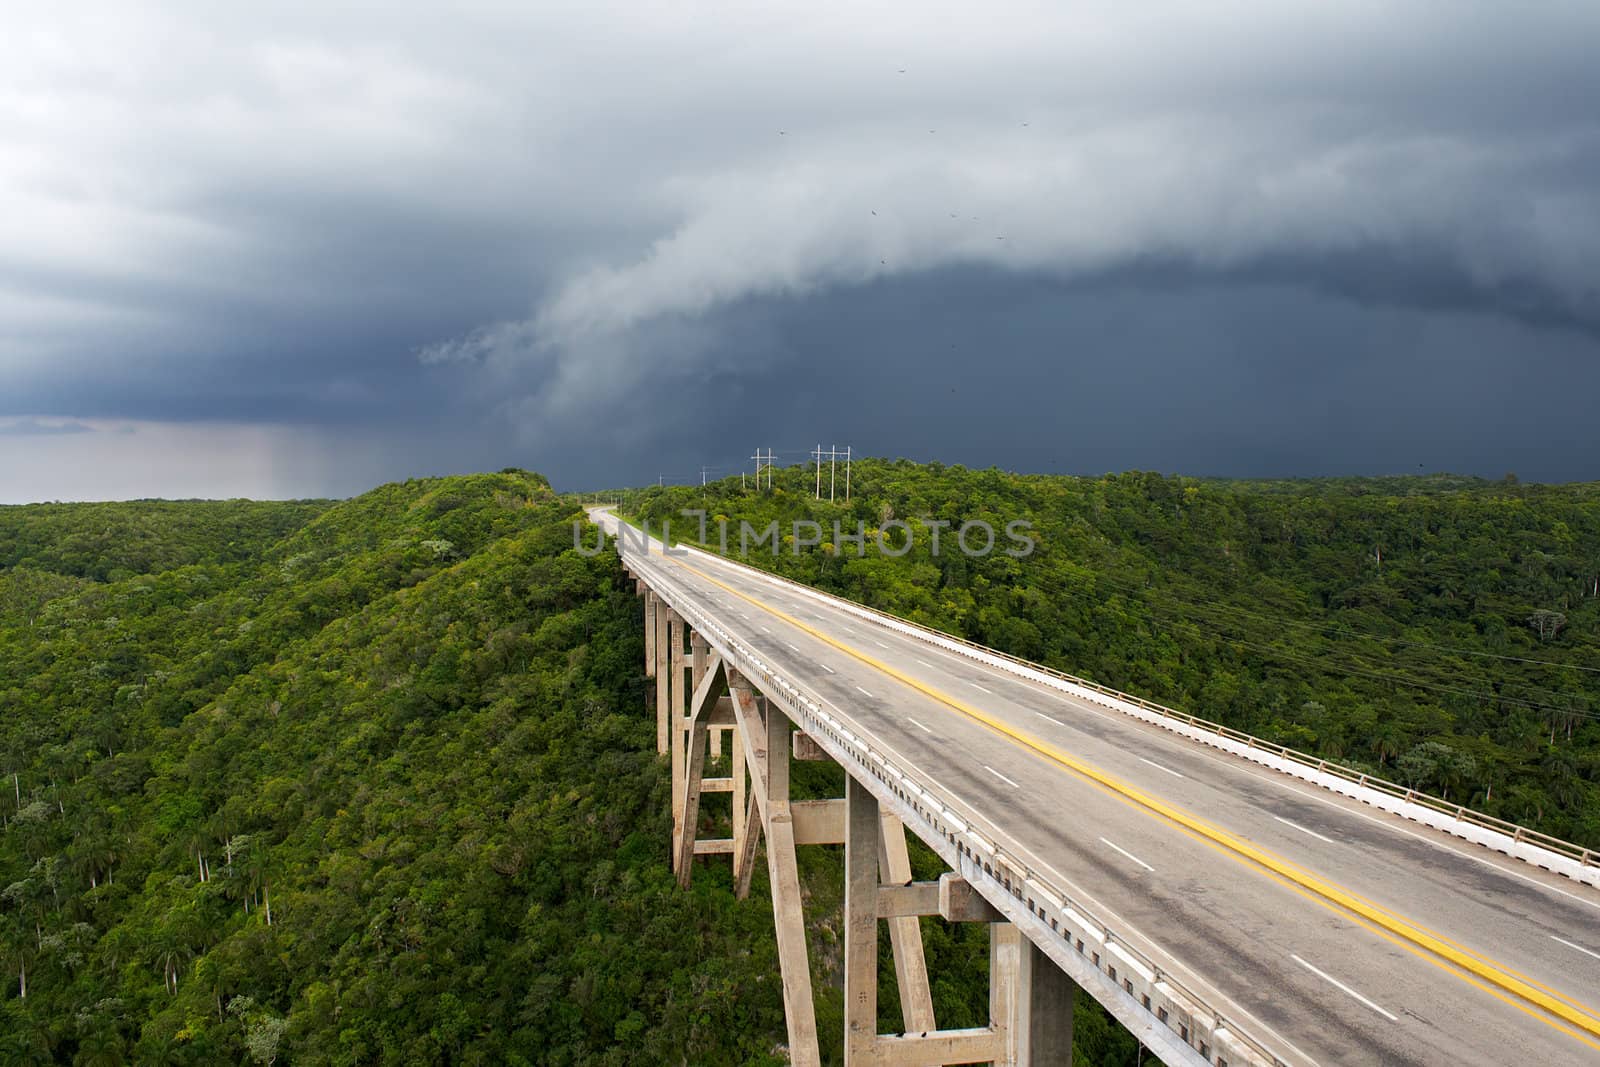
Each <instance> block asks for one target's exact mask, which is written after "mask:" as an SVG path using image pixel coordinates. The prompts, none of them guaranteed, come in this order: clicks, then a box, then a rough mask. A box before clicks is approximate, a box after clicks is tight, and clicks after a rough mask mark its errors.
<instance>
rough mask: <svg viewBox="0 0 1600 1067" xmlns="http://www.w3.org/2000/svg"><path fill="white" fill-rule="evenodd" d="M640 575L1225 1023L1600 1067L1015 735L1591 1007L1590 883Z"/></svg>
mask: <svg viewBox="0 0 1600 1067" xmlns="http://www.w3.org/2000/svg"><path fill="white" fill-rule="evenodd" d="M606 518H607V519H608V520H609V517H606ZM609 521H610V522H614V521H615V520H609ZM635 560H636V557H635V556H630V561H631V562H632V561H635ZM646 566H649V567H652V568H663V571H662V573H663V574H665V575H667V576H669V577H670V580H671V581H672V582H673V583H675V584H676V585H677V586H678V587H679V588H680V589H682V590H684V591H685V592H686V593H687V594H688V595H690V596H692V597H694V598H696V600H697V602H698V604H699V605H700V606H701V607H702V608H703V609H704V610H707V611H709V612H710V613H711V614H712V615H713V616H714V617H715V618H716V619H718V620H719V621H720V622H721V623H722V625H723V626H724V628H726V629H728V630H730V631H733V632H737V633H738V634H739V635H740V637H741V639H742V640H744V641H745V642H746V643H747V644H749V645H751V646H753V647H754V648H756V649H758V650H759V651H760V652H761V654H762V655H763V656H764V657H766V658H767V659H768V660H769V661H770V662H771V663H772V664H774V665H775V666H777V667H779V668H781V669H783V671H784V673H785V674H786V675H787V676H788V677H789V678H790V679H792V680H794V681H795V682H796V683H797V684H800V685H801V686H802V687H803V688H805V689H807V690H808V691H809V693H810V695H811V696H812V697H813V698H814V699H816V700H818V701H820V702H822V703H823V704H824V706H825V707H827V708H828V709H829V710H830V711H832V712H835V713H837V714H839V715H841V716H843V717H845V718H847V719H849V720H850V721H852V722H853V723H854V724H856V725H857V726H858V727H859V728H860V730H861V731H862V732H863V733H865V734H866V735H868V736H870V737H871V738H872V739H873V742H874V743H875V744H878V745H881V746H882V747H883V748H885V749H886V750H889V751H892V752H893V753H895V754H897V755H898V757H899V760H900V765H901V766H909V767H912V768H915V769H916V770H917V772H918V773H919V774H920V775H921V776H923V778H924V779H925V780H926V782H927V783H928V784H930V785H933V786H935V787H936V788H937V789H939V790H940V791H941V792H942V793H944V794H946V795H953V796H954V797H956V798H959V799H960V800H961V801H962V802H963V803H964V805H965V806H966V807H967V808H968V809H969V810H971V811H974V812H981V813H982V814H983V815H984V817H985V819H986V821H987V822H988V823H989V824H990V825H992V826H994V827H996V828H997V829H999V830H1000V831H1001V832H1002V833H1003V835H1004V838H1005V839H1004V840H1002V841H1001V842H1000V844H1002V845H1003V846H1005V847H1007V848H1008V849H1010V850H1011V851H1013V852H1014V853H1015V854H1018V855H1020V856H1022V857H1024V858H1026V860H1027V861H1028V862H1029V863H1030V864H1031V865H1033V866H1034V867H1035V868H1036V869H1039V870H1043V871H1046V872H1048V873H1049V874H1050V876H1051V878H1052V880H1054V881H1056V882H1057V883H1058V884H1060V885H1061V886H1063V887H1064V888H1066V889H1068V890H1070V891H1071V892H1072V893H1073V894H1074V895H1076V896H1077V897H1078V898H1079V899H1081V900H1083V901H1085V903H1087V904H1090V905H1091V906H1093V907H1094V908H1096V909H1097V912H1098V914H1100V915H1103V916H1106V917H1107V918H1108V919H1110V918H1114V919H1115V920H1116V922H1117V923H1118V924H1119V926H1120V928H1121V929H1122V930H1123V931H1124V933H1126V932H1128V931H1130V930H1131V931H1134V932H1136V933H1137V937H1136V938H1135V942H1136V943H1137V944H1138V947H1139V948H1141V949H1142V950H1143V951H1145V952H1146V954H1147V955H1148V956H1150V957H1151V958H1153V959H1157V960H1165V961H1167V962H1168V963H1169V964H1170V970H1171V971H1172V972H1173V973H1176V974H1177V975H1179V976H1180V978H1181V980H1183V981H1184V982H1185V983H1186V984H1188V985H1190V986H1192V987H1193V988H1196V989H1198V990H1200V991H1202V992H1204V994H1205V995H1206V997H1207V999H1208V1000H1209V1001H1210V1002H1211V1003H1212V1004H1213V1005H1214V1006H1217V1007H1218V1008H1219V1010H1221V1011H1222V1013H1223V1014H1224V1015H1225V1016H1228V1017H1230V1018H1233V1019H1236V1020H1238V1021H1239V1022H1240V1023H1242V1024H1246V1025H1244V1027H1243V1028H1244V1029H1247V1030H1249V1031H1250V1032H1253V1033H1256V1034H1260V1035H1269V1034H1270V1035H1273V1036H1274V1037H1275V1041H1274V1043H1275V1044H1278V1045H1280V1046H1282V1047H1284V1048H1286V1049H1287V1050H1289V1051H1291V1052H1292V1053H1298V1054H1299V1055H1301V1056H1303V1057H1304V1058H1305V1059H1306V1060H1307V1061H1315V1062H1320V1063H1326V1064H1334V1063H1341V1064H1342V1063H1362V1062H1371V1063H1377V1062H1383V1063H1419V1064H1421V1063H1446V1062H1448V1063H1457V1064H1467V1063H1483V1064H1505V1063H1511V1062H1517V1061H1525V1062H1537V1063H1549V1064H1561V1063H1594V1062H1600V1040H1597V1039H1596V1038H1595V1037H1594V1036H1593V1035H1592V1034H1586V1033H1583V1032H1582V1031H1581V1030H1580V1029H1579V1028H1578V1027H1576V1026H1574V1025H1573V1024H1572V1023H1570V1022H1568V1021H1563V1020H1561V1019H1558V1018H1556V1017H1554V1016H1552V1015H1551V1014H1550V1013H1548V1012H1546V1011H1543V1010H1540V1009H1539V1008H1538V1007H1536V1006H1534V1005H1532V1004H1530V1003H1528V1002H1526V1001H1525V1000H1523V999H1520V998H1518V997H1516V996H1514V995H1511V994H1509V993H1507V992H1505V991H1504V990H1502V989H1497V988H1494V987H1492V986H1491V985H1490V984H1489V983H1486V982H1485V981H1483V980H1482V978H1480V977H1478V976H1475V975H1473V974H1469V973H1467V972H1466V971H1464V970H1463V969H1461V968H1460V967H1458V966H1455V965H1453V964H1451V963H1448V962H1446V961H1444V960H1442V959H1440V958H1439V957H1438V956H1437V955H1434V954H1432V953H1429V952H1427V951H1426V950H1424V949H1422V948H1420V947H1418V946H1417V945H1415V944H1413V943H1411V942H1409V941H1408V940H1407V939H1405V938H1403V937H1400V936H1397V935H1396V934H1394V933H1392V932H1390V931H1387V930H1383V929H1380V928H1379V927H1377V926H1375V925H1374V924H1373V923H1371V922H1369V921H1367V920H1365V919H1362V918H1359V917H1357V916H1355V915H1353V914H1351V913H1350V912H1349V911H1347V910H1344V909H1341V908H1339V907H1338V906H1336V905H1334V904H1331V903H1329V902H1328V901H1327V900H1325V899H1323V898H1320V897H1319V896H1317V895H1316V894H1314V893H1312V892H1308V891H1307V890H1306V889H1304V888H1303V887H1302V886H1299V885H1295V884H1292V883H1291V882H1290V881H1288V880H1286V879H1284V878H1282V877H1279V876H1277V875H1274V874H1271V873H1269V872H1268V871H1266V870H1264V869H1262V868H1261V867H1260V866H1258V865H1256V864H1253V863H1250V862H1249V861H1247V860H1244V859H1241V858H1240V857H1239V856H1238V855H1237V854H1235V853H1234V852H1232V851H1230V850H1228V849H1226V848H1222V847H1220V846H1219V845H1218V844H1216V843H1215V842H1214V841H1211V840H1208V839H1207V838H1206V837H1205V836H1203V835H1202V834H1197V833H1196V832H1194V831H1193V830H1192V829H1188V828H1185V827H1183V826H1180V825H1178V824H1177V823H1175V822H1174V821H1172V820H1171V819H1169V818H1166V817H1163V816H1162V815H1159V814H1157V813H1155V812H1153V811H1151V810H1150V809H1149V807H1147V806H1146V805H1143V804H1140V803H1135V802H1132V801H1130V800H1129V799H1128V797H1127V796H1125V795H1123V794H1122V793H1120V792H1118V791H1117V790H1115V789H1112V788H1107V786H1106V785H1105V784H1103V783H1101V782H1096V781H1092V780H1090V778H1088V777H1086V776H1084V775H1083V774H1081V773H1078V772H1075V771H1074V770H1071V769H1068V768H1067V767H1064V766H1063V765H1062V764H1061V763H1060V762H1058V761H1056V760H1054V759H1050V758H1048V757H1047V756H1045V755H1041V754H1040V753H1039V752H1037V751H1035V750H1034V749H1033V748H1032V747H1030V746H1029V745H1028V744H1025V743H1023V741H1025V740H1037V741H1040V742H1044V743H1045V744H1046V745H1048V746H1054V747H1056V748H1058V749H1061V750H1064V751H1065V752H1067V753H1070V755H1071V757H1073V758H1074V759H1075V760H1078V761H1081V763H1082V764H1084V765H1087V766H1089V767H1091V768H1092V769H1094V770H1097V771H1099V772H1103V773H1104V775H1106V776H1107V777H1108V778H1109V779H1111V780H1113V781H1115V782H1120V783H1124V784H1126V785H1127V786H1129V787H1131V788H1132V789H1134V790H1136V791H1138V792H1140V793H1143V794H1146V795H1148V796H1151V797H1153V798H1156V799H1157V800H1158V801H1160V802H1162V803H1164V804H1167V805H1171V806H1173V807H1174V808H1176V809H1181V810H1182V811H1183V812H1186V813H1190V814H1192V815H1194V816H1198V817H1199V818H1200V819H1201V820H1203V821H1204V822H1205V823H1208V824H1210V825H1213V826H1216V827H1220V828H1221V829H1223V830H1225V831H1227V832H1229V833H1231V834H1232V835H1234V836H1235V837H1237V838H1241V839H1243V840H1244V841H1246V842H1248V843H1250V844H1251V845H1253V846H1255V847H1257V848H1260V849H1263V850H1265V851H1266V852H1268V853H1269V854H1271V855H1272V856H1275V857H1278V858H1281V859H1283V860H1286V861H1288V862H1290V863H1292V864H1294V865H1296V866H1298V867H1299V868H1303V869H1304V870H1305V871H1307V872H1310V873H1311V874H1312V875H1314V876H1315V877H1317V878H1319V879H1321V880H1323V881H1325V882H1327V883H1331V884H1333V885H1334V886H1336V887H1339V888H1342V889H1344V890H1346V891H1349V892H1350V893H1352V894H1355V895H1357V896H1359V897H1362V898H1365V899H1366V900H1369V901H1371V902H1372V903H1375V904H1377V905H1378V906H1380V907H1381V908H1383V909H1386V910H1387V911H1388V912H1390V913H1393V914H1395V915H1397V916H1399V917H1401V918H1402V919H1404V920H1405V921H1406V922H1408V923H1409V924H1411V925H1412V926H1415V927H1418V928H1422V929H1424V930H1426V931H1431V932H1432V933H1434V934H1436V935H1439V936H1442V937H1443V938H1446V939H1448V940H1450V941H1452V942H1454V943H1455V944H1456V945H1458V946H1459V947H1460V948H1461V949H1464V950H1466V951H1468V952H1470V953H1472V954H1475V955H1476V956H1477V957H1479V958H1481V959H1483V960H1484V961H1487V962H1488V963H1489V964H1490V965H1493V966H1495V967H1497V968H1498V969H1499V970H1502V971H1506V972H1510V973H1513V974H1515V975H1517V976H1520V977H1521V978H1523V979H1524V980H1527V981H1528V982H1530V983H1534V984H1536V985H1537V986H1539V987H1542V988H1543V989H1544V990H1546V991H1548V992H1549V993H1550V994H1552V995H1555V996H1558V997H1561V998H1563V999H1564V1000H1565V1001H1567V1002H1569V1003H1571V1004H1573V1005H1576V1006H1577V1007H1578V1008H1579V1009H1581V1010H1582V1011H1584V1012H1585V1013H1586V1014H1587V1015H1588V1016H1590V1017H1593V1016H1594V1015H1595V1014H1596V1013H1595V1011H1594V1007H1593V1004H1592V1003H1591V1002H1592V1001H1593V1000H1594V999H1595V992H1596V990H1600V892H1596V891H1594V890H1593V889H1591V888H1589V887H1586V886H1582V885H1579V884H1577V883H1573V882H1570V881H1568V880H1566V879H1563V878H1560V877H1559V876H1556V875H1551V874H1548V873H1546V872H1544V871H1541V870H1538V869H1537V868H1533V867H1530V866H1528V865H1526V864H1522V863H1519V862H1517V861H1516V860H1512V859H1508V858H1506V857H1503V856H1501V855H1499V854H1497V853H1494V852H1491V851H1489V850H1487V849H1484V848H1482V847H1480V846H1477V845H1474V844H1470V843H1467V842H1463V841H1460V840H1457V839H1455V838H1452V837H1450V836H1448V835H1446V834H1443V833H1440V832H1437V831H1434V830H1431V829H1427V828H1425V827H1421V826H1418V825H1416V824H1414V823H1412V822H1409V821H1407V820H1404V819H1401V818H1398V817H1396V816H1392V815H1389V814H1388V813H1385V812H1381V811H1376V810H1374V809H1372V808H1369V807H1366V806H1364V805H1362V804H1360V803H1358V802H1356V801H1353V800H1349V799H1347V798H1344V797H1341V796H1337V795H1335V794H1332V793H1329V792H1326V791H1323V790H1320V789H1317V788H1316V787H1314V786H1310V785H1307V784H1306V783H1303V782H1299V781H1296V780H1293V779H1291V778H1289V777H1287V776H1285V775H1281V774H1278V773H1277V772H1274V771H1270V770H1265V769H1262V768H1260V767H1258V766H1256V765H1254V764H1251V763H1248V762H1246V761H1244V760H1242V759H1238V758H1236V757H1233V756H1230V755H1228V754H1225V753H1220V752H1216V751H1213V750H1210V749H1207V748H1203V747H1202V746H1200V745H1197V744H1195V743H1193V742H1191V741H1188V740H1186V739H1184V738H1181V737H1176V736H1174V735H1173V734H1171V733H1169V732H1167V731H1164V730H1161V729H1158V728H1156V727H1154V726H1151V725H1149V724H1146V723H1143V722H1140V721H1138V720H1136V719H1134V718H1132V717H1130V716H1126V715H1122V714H1120V713H1118V712H1116V711H1111V710H1107V709H1105V708H1102V707H1096V706H1094V705H1092V704H1090V703H1088V702H1087V701H1083V700H1079V699H1076V698H1074V697H1072V696H1070V695H1068V694H1066V693H1063V692H1061V691H1059V690H1057V689H1054V688H1051V687H1047V686H1045V685H1043V684H1039V683H1035V682H1032V681H1029V680H1027V679H1023V678H1019V677H1017V676H1015V675H1014V674H1012V673H1009V672H1007V671H1003V670H999V669H996V668H991V667H988V666H986V665H984V664H980V663H975V662H973V661H972V660H971V659H969V658H967V657H964V656H961V655H957V654H955V653H952V652H949V651H946V650H942V649H940V648H938V647H936V646H934V645H933V644H930V643H928V642H926V641H924V640H921V639H918V638H915V637H911V636H908V635H904V634H898V633H895V632H893V631H892V630H890V629H888V628H885V627H882V626H879V625H876V624H874V623H872V622H870V621H866V620H863V619H861V618H859V617H857V616H855V615H853V614H851V613H850V612H849V611H847V610H846V609H845V607H844V602H842V601H833V600H832V598H827V599H826V600H825V601H819V600H818V599H816V598H815V597H813V596H809V595H806V594H804V593H801V592H799V591H797V590H794V589H792V588H788V587H785V586H784V585H782V584H781V583H777V582H774V581H773V580H772V579H770V578H769V577H767V576H765V575H763V574H761V573H760V572H759V571H756V570H754V569H753V568H749V567H745V566H743V565H740V564H737V563H734V562H732V561H729V560H723V559H718V558H715V557H707V556H704V555H699V554H697V555H694V556H692V557H689V558H675V557H665V558H664V557H662V556H660V555H652V556H651V557H650V558H649V560H648V561H646ZM970 711H977V712H979V713H980V714H982V715H985V716H988V717H990V718H991V719H992V723H985V722H983V721H980V720H979V719H978V718H975V717H973V715H972V714H970ZM1019 739H1020V740H1019Z"/></svg>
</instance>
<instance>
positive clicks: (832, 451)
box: [813, 445, 850, 504]
mask: <svg viewBox="0 0 1600 1067" xmlns="http://www.w3.org/2000/svg"><path fill="white" fill-rule="evenodd" d="M840 452H843V453H844V498H845V499H846V500H849V499H850V446H849V445H846V446H845V447H844V448H842V449H841V448H840V447H839V446H838V445H829V446H828V449H827V450H826V451H824V450H823V448H822V446H821V445H818V446H817V450H816V452H815V453H813V454H814V455H815V456H816V457H817V499H818V500H821V499H822V457H823V456H827V457H828V502H829V503H830V504H831V503H833V500H834V493H835V487H836V486H837V484H838V469H839V453H840Z"/></svg>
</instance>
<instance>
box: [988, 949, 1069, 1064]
mask: <svg viewBox="0 0 1600 1067" xmlns="http://www.w3.org/2000/svg"><path fill="white" fill-rule="evenodd" d="M989 930H990V942H989V1017H990V1020H991V1023H992V1025H993V1026H994V1028H995V1029H996V1030H997V1031H1001V1032H1003V1034H1004V1036H1005V1049H1006V1053H1007V1058H1006V1060H1005V1062H1006V1063H1009V1064H1017V1065H1018V1067H1032V1065H1041V1064H1052V1063H1071V1062H1072V1010H1073V1007H1074V1004H1075V1001H1076V999H1077V993H1078V987H1077V984H1076V983H1074V982H1073V981H1072V979H1071V978H1068V977H1067V975H1066V972H1064V971H1062V970H1061V968H1059V967H1057V966H1056V965H1055V963H1054V962H1053V961H1052V960H1051V959H1050V957H1049V956H1046V955H1045V954H1044V953H1043V952H1040V951H1039V948H1038V946H1037V945H1035V944H1034V943H1033V942H1032V941H1029V940H1028V939H1027V938H1026V937H1023V936H1022V932H1021V931H1019V930H1018V929H1017V928H1016V927H1015V926H1012V925H1011V924H1010V923H994V924H993V925H991V926H990V927H989Z"/></svg>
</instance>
